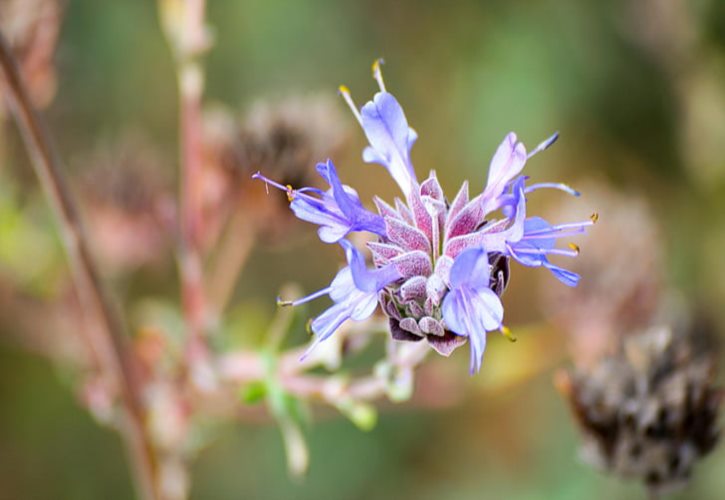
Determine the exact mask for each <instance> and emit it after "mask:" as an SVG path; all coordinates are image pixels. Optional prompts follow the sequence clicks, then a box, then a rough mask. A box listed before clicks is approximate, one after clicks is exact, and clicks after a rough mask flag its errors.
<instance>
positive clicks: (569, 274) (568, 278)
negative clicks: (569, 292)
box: [544, 260, 581, 286]
mask: <svg viewBox="0 0 725 500" xmlns="http://www.w3.org/2000/svg"><path fill="white" fill-rule="evenodd" d="M544 267H546V268H547V269H549V270H550V271H551V273H552V274H553V275H554V277H556V279H558V280H559V281H561V282H562V283H564V284H565V285H567V286H577V284H579V279H580V278H581V276H579V275H578V274H577V273H575V272H573V271H568V270H566V269H564V268H561V267H559V266H555V265H554V264H552V263H551V262H549V261H548V260H547V261H546V262H544Z"/></svg>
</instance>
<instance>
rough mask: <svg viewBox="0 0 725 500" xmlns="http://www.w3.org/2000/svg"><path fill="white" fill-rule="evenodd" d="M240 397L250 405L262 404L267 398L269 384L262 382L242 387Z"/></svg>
mask: <svg viewBox="0 0 725 500" xmlns="http://www.w3.org/2000/svg"><path fill="white" fill-rule="evenodd" d="M240 397H241V399H242V401H243V402H244V403H245V404H248V405H253V404H257V403H260V402H261V401H263V400H264V398H266V397H267V384H265V383H264V382H262V381H257V382H252V383H251V384H248V385H246V386H244V387H242V389H241V391H240Z"/></svg>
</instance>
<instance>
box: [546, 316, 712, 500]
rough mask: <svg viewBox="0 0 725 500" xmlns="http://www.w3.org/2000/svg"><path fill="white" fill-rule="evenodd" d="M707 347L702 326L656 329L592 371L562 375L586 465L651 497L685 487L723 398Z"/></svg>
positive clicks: (706, 448) (707, 445)
mask: <svg viewBox="0 0 725 500" xmlns="http://www.w3.org/2000/svg"><path fill="white" fill-rule="evenodd" d="M712 347H713V346H712V342H710V341H709V337H708V335H707V332H706V331H704V330H703V329H702V328H699V329H693V330H689V331H688V330H687V329H673V328H672V327H669V326H657V327H653V328H650V329H648V330H645V331H643V332H641V333H640V334H637V335H631V336H628V337H626V338H624V339H622V340H621V344H620V349H619V351H618V352H617V353H615V354H612V355H609V356H604V357H602V358H601V359H600V360H599V362H598V363H596V364H595V365H593V366H591V367H588V368H586V369H579V370H576V371H575V372H574V373H572V374H566V373H561V374H560V375H559V378H558V385H559V389H560V390H561V392H562V393H563V395H564V396H565V397H566V399H567V400H568V401H569V404H570V407H571V410H572V413H573V414H574V416H575V418H576V420H577V422H578V424H579V426H580V428H581V431H582V434H583V437H584V441H585V443H584V447H583V450H582V452H583V453H582V456H583V458H584V460H585V461H587V462H588V463H590V464H592V465H594V466H596V467H598V468H601V469H603V470H605V471H608V472H611V473H613V474H616V475H618V476H621V477H624V478H634V479H638V480H640V481H643V482H644V484H645V485H646V486H647V487H648V488H649V489H650V490H651V491H652V492H653V493H659V492H661V491H663V490H668V489H672V488H676V487H677V486H680V485H682V484H683V483H684V482H685V481H686V480H687V479H688V478H689V476H690V474H691V472H692V468H693V466H694V464H695V463H696V462H697V461H698V460H699V459H700V458H702V457H703V456H705V455H706V454H707V453H709V452H710V451H711V450H712V449H713V447H714V446H715V444H716V443H717V440H718V437H719V431H718V428H717V414H718V409H719V406H720V401H721V399H722V395H723V393H722V390H721V389H720V388H716V387H715V386H714V377H715V363H716V354H715V352H714V349H713V348H712Z"/></svg>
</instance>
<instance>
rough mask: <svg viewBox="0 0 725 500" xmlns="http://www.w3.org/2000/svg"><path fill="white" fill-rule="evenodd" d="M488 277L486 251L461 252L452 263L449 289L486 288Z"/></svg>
mask: <svg viewBox="0 0 725 500" xmlns="http://www.w3.org/2000/svg"><path fill="white" fill-rule="evenodd" d="M490 276H491V266H490V264H489V263H488V254H486V251H485V250H483V249H482V248H471V249H468V250H466V251H465V252H462V253H461V254H460V255H459V256H458V257H456V260H455V261H454V262H453V267H452V268H451V275H450V284H451V289H456V288H460V287H469V288H471V289H477V288H479V287H483V286H488V283H489V280H490ZM457 333H458V332H457Z"/></svg>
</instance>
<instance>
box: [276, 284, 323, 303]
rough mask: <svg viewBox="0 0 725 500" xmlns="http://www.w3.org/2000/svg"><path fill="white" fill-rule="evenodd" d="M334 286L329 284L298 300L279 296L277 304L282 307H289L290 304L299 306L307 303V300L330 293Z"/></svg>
mask: <svg viewBox="0 0 725 500" xmlns="http://www.w3.org/2000/svg"><path fill="white" fill-rule="evenodd" d="M331 289H332V287H330V286H328V287H327V288H323V289H322V290H317V291H316V292H313V293H311V294H309V295H307V296H305V297H301V298H299V299H297V300H282V299H281V298H280V297H277V305H278V306H281V307H288V306H298V305H300V304H305V303H307V302H310V301H311V300H315V299H316V298H318V297H322V296H323V295H327V294H328V293H330V290H331Z"/></svg>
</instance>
